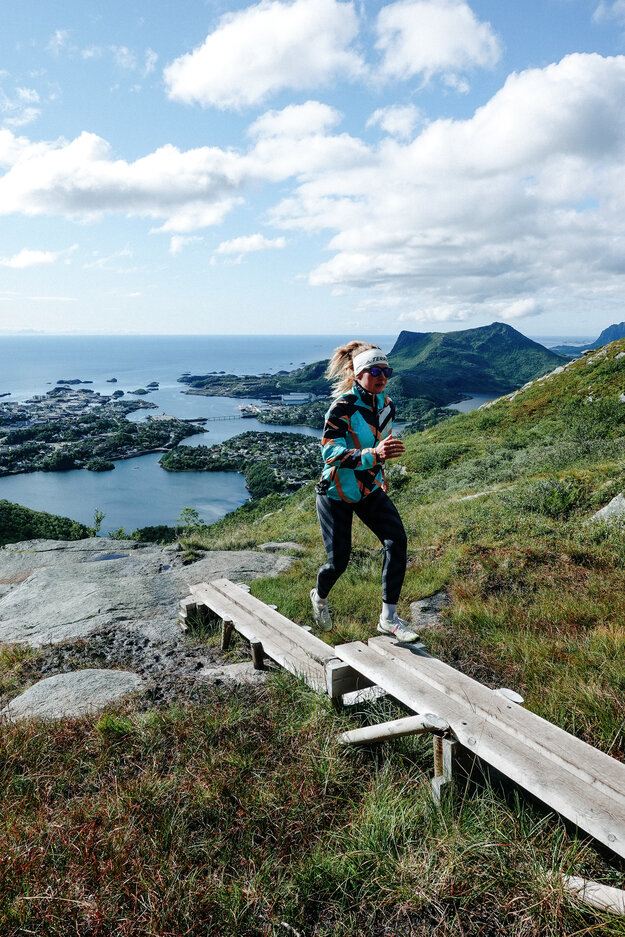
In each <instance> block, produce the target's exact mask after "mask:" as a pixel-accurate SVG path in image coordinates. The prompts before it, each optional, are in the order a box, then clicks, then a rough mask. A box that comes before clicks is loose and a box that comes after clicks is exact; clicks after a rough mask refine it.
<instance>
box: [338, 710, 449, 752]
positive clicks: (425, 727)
mask: <svg viewBox="0 0 625 937" xmlns="http://www.w3.org/2000/svg"><path fill="white" fill-rule="evenodd" d="M448 728H449V725H448V724H447V723H446V722H445V720H444V719H439V718H438V716H435V715H434V713H425V714H424V715H423V716H405V717H404V718H403V719H392V720H391V721H390V722H382V723H380V724H378V725H373V726H361V727H360V728H359V729H350V731H349V732H343V734H342V735H339V737H338V742H339V744H340V745H366V744H370V743H371V742H386V741H387V740H388V739H397V738H401V737H402V736H405V735H425V733H426V732H444V731H445V730H446V729H448Z"/></svg>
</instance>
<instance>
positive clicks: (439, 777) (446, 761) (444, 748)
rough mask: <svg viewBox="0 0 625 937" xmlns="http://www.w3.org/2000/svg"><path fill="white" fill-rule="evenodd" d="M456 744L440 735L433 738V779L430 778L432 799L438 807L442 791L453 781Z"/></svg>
mask: <svg viewBox="0 0 625 937" xmlns="http://www.w3.org/2000/svg"><path fill="white" fill-rule="evenodd" d="M457 747H458V743H457V742H456V741H455V740H454V739H448V738H445V736H442V735H435V736H434V777H433V778H432V797H433V798H434V802H435V803H436V804H438V805H439V806H440V803H441V799H442V791H443V790H444V789H445V788H446V787H447V786H448V785H449V784H450V782H451V781H452V780H453V774H454V758H455V755H456V749H457Z"/></svg>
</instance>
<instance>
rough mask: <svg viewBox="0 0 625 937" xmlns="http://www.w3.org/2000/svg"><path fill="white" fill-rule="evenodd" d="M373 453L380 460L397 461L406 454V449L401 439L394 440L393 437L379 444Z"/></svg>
mask: <svg viewBox="0 0 625 937" xmlns="http://www.w3.org/2000/svg"><path fill="white" fill-rule="evenodd" d="M373 451H374V452H375V453H376V455H377V456H378V458H379V459H396V458H397V457H398V456H400V455H403V454H404V452H405V451H406V447H405V446H404V444H403V442H402V441H401V439H393V437H392V436H387V437H386V439H383V440H382V442H379V443H378V444H377V446H376V447H375V449H374V450H373Z"/></svg>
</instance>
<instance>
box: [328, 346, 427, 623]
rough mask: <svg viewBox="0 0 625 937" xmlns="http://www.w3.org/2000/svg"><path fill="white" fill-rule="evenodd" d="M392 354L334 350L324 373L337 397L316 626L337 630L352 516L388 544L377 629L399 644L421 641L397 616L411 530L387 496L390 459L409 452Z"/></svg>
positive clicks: (330, 412)
mask: <svg viewBox="0 0 625 937" xmlns="http://www.w3.org/2000/svg"><path fill="white" fill-rule="evenodd" d="M392 373H393V369H392V368H390V367H389V364H388V360H387V358H386V355H385V354H384V352H383V351H381V350H380V348H379V347H378V346H377V345H371V344H369V343H367V342H359V341H353V342H349V344H347V345H343V346H341V347H339V348H337V349H335V351H334V354H333V355H332V358H331V359H330V363H329V364H328V369H327V371H326V375H327V377H328V378H330V380H333V381H334V396H335V397H336V399H335V400H334V402H333V403H332V405H331V407H330V409H329V410H328V412H327V414H326V420H325V426H324V429H323V440H322V447H323V448H322V453H323V461H324V463H325V464H324V468H323V472H322V475H321V481H320V482H319V484H318V485H317V488H316V491H317V514H318V516H319V523H320V524H321V535H322V537H323V543H324V546H325V549H326V553H327V556H328V560H327V563H326V564H325V566H322V567H321V569H320V570H319V572H318V574H317V586H316V588H314V589H311V591H310V600H311V602H312V607H313V615H314V618H315V621H316V622H317V623H318V624H319V625H320V626H321V627H322V628H323V629H324V631H329V630H330V629H331V628H332V616H331V614H330V609H329V607H328V594H329V592H330V589H331V588H332V586H333V585H334V583H335V582H336V581H337V579H338V578H339V576H340V575H341V574H342V573H343V572H345V569H346V567H347V564H348V562H349V556H350V552H351V545H352V519H353V516H354V514H355V515H356V516H357V517H359V518H360V520H361V521H362V522H363V523H364V524H366V526H367V527H368V528H369V529H370V530H372V531H373V533H374V534H375V535H376V537H377V538H378V539H379V540H380V541H381V543H382V545H383V546H384V565H383V570H382V611H381V614H380V619H379V621H378V631H381V632H383V633H385V634H394V635H395V636H396V637H397V638H399V640H400V641H415V640H416V639H417V637H418V635H417V634H415V632H414V631H411V630H410V628H408V627H407V623H406V622H405V621H404V620H403V619H401V618H400V617H399V615H398V614H397V602H398V601H399V594H400V592H401V587H402V583H403V581H404V575H405V572H406V532H405V531H404V525H403V524H402V522H401V518H400V516H399V514H398V512H397V508H396V507H395V505H394V504H393V502H392V501H391V499H390V498H389V497H388V495H387V493H386V491H387V486H386V482H385V480H384V462H385V461H386V459H396V458H397V457H398V456H401V455H402V454H403V453H404V452H405V446H404V444H403V442H402V441H401V440H400V439H393V438H392V436H391V430H392V426H393V417H394V416H395V406H394V404H393V402H392V400H391V399H390V398H389V397H387V396H386V394H385V393H384V388H385V387H386V382H387V381H388V379H389V377H390V376H391V375H392Z"/></svg>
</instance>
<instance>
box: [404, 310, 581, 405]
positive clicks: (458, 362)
mask: <svg viewBox="0 0 625 937" xmlns="http://www.w3.org/2000/svg"><path fill="white" fill-rule="evenodd" d="M389 362H390V363H391V364H392V366H393V368H395V370H396V373H397V377H393V378H392V382H391V384H392V386H391V388H390V392H391V394H393V393H397V392H398V391H399V394H400V395H401V396H406V397H416V396H424V397H430V398H432V399H434V400H435V401H436V402H437V403H439V404H441V403H442V404H444V403H450V402H451V401H452V400H454V399H457V397H458V396H459V395H460V394H462V393H467V392H473V393H486V394H488V393H492V394H504V393H508V392H509V391H511V390H515V389H516V388H518V387H520V386H521V385H522V384H525V383H526V382H527V381H530V380H533V379H534V378H536V377H541V376H542V375H543V374H547V373H548V372H549V371H553V369H554V368H556V367H558V366H559V365H561V364H563V362H564V359H563V357H562V356H561V355H559V354H557V353H555V352H553V351H550V350H549V349H548V348H545V347H544V346H543V345H539V344H538V342H534V341H532V339H530V338H527V337H526V336H525V335H523V334H522V333H521V332H518V331H517V330H516V329H514V328H513V327H512V326H511V325H507V324H506V323H504V322H493V323H492V325H485V326H481V327H479V328H475V329H463V330H459V331H456V332H408V331H402V332H400V334H399V336H398V338H397V341H396V342H395V344H394V346H393V348H392V349H391V352H390V354H389Z"/></svg>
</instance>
